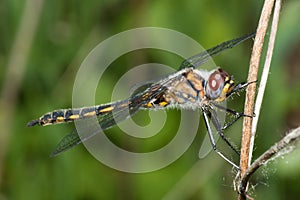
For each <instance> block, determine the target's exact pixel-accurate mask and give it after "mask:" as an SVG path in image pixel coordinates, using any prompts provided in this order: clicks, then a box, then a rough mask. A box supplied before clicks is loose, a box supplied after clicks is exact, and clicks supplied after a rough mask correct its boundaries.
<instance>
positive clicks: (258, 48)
mask: <svg viewBox="0 0 300 200" xmlns="http://www.w3.org/2000/svg"><path fill="white" fill-rule="evenodd" d="M273 4H274V0H266V1H265V4H264V6H263V10H262V14H261V17H260V20H259V24H258V28H257V32H256V37H255V40H254V45H253V50H252V55H251V60H250V67H249V75H248V82H251V81H255V80H257V73H258V67H259V62H260V57H261V52H262V46H263V43H264V37H265V34H266V31H267V28H268V22H269V18H270V15H271V11H272V8H273ZM255 89H256V84H250V85H249V86H248V87H247V90H246V100H245V110H244V113H245V114H246V115H252V114H253V108H254V98H255ZM251 127H252V118H251V117H245V118H244V122H243V136H242V144H241V160H240V167H241V175H243V174H244V172H245V171H246V169H247V168H248V166H249V162H248V161H249V152H250V139H251Z"/></svg>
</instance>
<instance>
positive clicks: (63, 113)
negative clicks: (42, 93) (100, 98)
mask: <svg viewBox="0 0 300 200" xmlns="http://www.w3.org/2000/svg"><path fill="white" fill-rule="evenodd" d="M113 109H114V106H113V105H112V104H106V105H99V106H92V107H84V108H78V109H62V110H55V111H52V112H49V113H46V114H45V115H43V116H41V117H40V118H39V119H36V120H32V121H30V122H29V123H28V124H27V126H34V125H36V124H39V125H41V126H46V125H50V124H57V123H63V122H71V121H74V120H78V119H84V118H89V117H93V116H96V115H100V114H103V113H106V112H110V111H112V110H113Z"/></svg>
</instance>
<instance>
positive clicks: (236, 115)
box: [213, 104, 255, 131]
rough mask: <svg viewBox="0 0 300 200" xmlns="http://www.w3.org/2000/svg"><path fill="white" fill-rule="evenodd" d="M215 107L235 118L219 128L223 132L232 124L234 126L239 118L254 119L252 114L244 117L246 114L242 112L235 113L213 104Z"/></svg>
mask: <svg viewBox="0 0 300 200" xmlns="http://www.w3.org/2000/svg"><path fill="white" fill-rule="evenodd" d="M213 105H214V106H215V107H217V108H218V109H220V110H222V111H225V112H226V113H229V114H232V115H234V116H235V118H234V119H233V120H232V121H230V122H228V123H227V124H225V125H224V126H223V127H222V128H221V130H223V131H224V130H225V129H227V128H228V127H230V126H231V125H232V124H234V123H235V122H236V121H237V120H239V119H240V118H241V117H255V114H253V115H246V114H244V113H243V112H237V111H235V110H232V109H230V108H225V107H223V106H221V105H218V104H213Z"/></svg>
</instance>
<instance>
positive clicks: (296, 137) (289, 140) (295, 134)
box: [239, 127, 300, 191]
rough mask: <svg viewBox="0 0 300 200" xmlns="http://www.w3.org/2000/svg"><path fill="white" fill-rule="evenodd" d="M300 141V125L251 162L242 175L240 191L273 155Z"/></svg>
mask: <svg viewBox="0 0 300 200" xmlns="http://www.w3.org/2000/svg"><path fill="white" fill-rule="evenodd" d="M299 141H300V127H298V128H296V129H294V130H292V131H291V132H290V133H288V134H287V135H286V136H285V137H284V138H282V139H281V140H280V141H279V142H277V143H275V144H274V145H273V146H272V147H270V148H269V149H268V150H267V151H265V153H264V154H262V155H261V156H260V157H259V158H258V159H256V160H255V161H254V162H253V163H252V164H251V166H250V167H249V168H248V169H247V170H246V172H245V173H244V175H243V176H242V178H241V180H240V183H239V191H244V190H245V188H244V186H245V185H246V184H247V182H248V181H249V179H250V177H251V176H252V175H253V174H254V172H255V171H256V170H257V169H258V168H259V167H260V166H262V165H264V164H265V163H267V162H268V161H269V160H270V159H271V158H272V157H274V156H276V155H278V153H279V152H282V150H284V149H287V148H288V147H292V145H293V144H294V143H296V142H299Z"/></svg>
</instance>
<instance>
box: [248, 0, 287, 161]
mask: <svg viewBox="0 0 300 200" xmlns="http://www.w3.org/2000/svg"><path fill="white" fill-rule="evenodd" d="M280 9H281V0H276V2H275V8H274V14H273V20H272V26H271V31H270V32H271V33H270V38H269V44H268V50H267V55H266V60H265V64H264V68H263V72H262V75H261V80H260V84H259V88H258V93H257V97H256V101H255V108H254V113H255V117H254V118H253V122H252V135H251V142H250V152H249V163H250V162H251V159H252V150H253V146H254V138H255V133H256V129H257V124H258V118H259V114H260V108H261V104H262V100H263V97H264V93H265V89H266V85H267V80H268V75H269V71H270V66H271V61H272V55H273V49H274V44H275V38H276V33H277V26H278V21H279V13H280Z"/></svg>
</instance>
